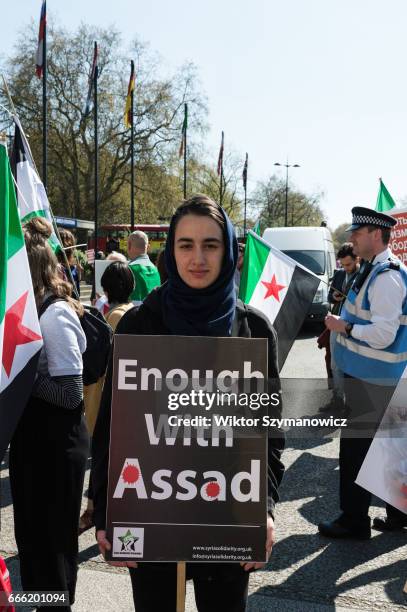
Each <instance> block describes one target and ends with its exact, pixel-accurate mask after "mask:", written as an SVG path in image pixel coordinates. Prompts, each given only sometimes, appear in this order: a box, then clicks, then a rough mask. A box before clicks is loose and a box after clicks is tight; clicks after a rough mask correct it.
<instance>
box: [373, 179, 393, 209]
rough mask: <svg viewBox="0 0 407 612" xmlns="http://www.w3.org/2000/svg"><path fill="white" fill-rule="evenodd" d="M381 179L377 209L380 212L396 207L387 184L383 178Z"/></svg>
mask: <svg viewBox="0 0 407 612" xmlns="http://www.w3.org/2000/svg"><path fill="white" fill-rule="evenodd" d="M379 181H380V186H379V193H378V194H377V202H376V210H377V211H378V212H386V211H387V210H391V209H392V208H394V207H395V206H396V203H395V201H394V200H393V198H392V197H391V195H390V193H389V192H388V191H387V188H386V185H385V184H384V183H383V181H382V179H379Z"/></svg>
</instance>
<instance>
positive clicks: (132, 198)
mask: <svg viewBox="0 0 407 612" xmlns="http://www.w3.org/2000/svg"><path fill="white" fill-rule="evenodd" d="M133 71H134V62H133V60H131V74H133ZM133 78H134V77H133ZM130 102H131V104H130V113H131V133H130V164H131V175H130V176H131V178H130V182H131V186H130V200H131V201H130V225H131V231H132V232H134V89H133V88H132V90H131V92H130Z"/></svg>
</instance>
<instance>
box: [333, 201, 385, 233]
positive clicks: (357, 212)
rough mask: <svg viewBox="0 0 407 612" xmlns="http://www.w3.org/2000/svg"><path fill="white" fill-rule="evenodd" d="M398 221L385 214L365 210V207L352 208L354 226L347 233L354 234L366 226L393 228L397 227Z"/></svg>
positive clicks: (368, 209)
mask: <svg viewBox="0 0 407 612" xmlns="http://www.w3.org/2000/svg"><path fill="white" fill-rule="evenodd" d="M396 223H397V219H395V218H394V217H390V215H385V214H384V213H381V212H377V211H376V210H372V209H371V208H365V207H364V206H355V207H354V208H352V225H351V226H350V227H348V228H347V229H346V230H345V231H347V232H352V231H353V230H357V229H359V228H360V227H363V226H364V225H374V226H376V227H393V226H394V225H396Z"/></svg>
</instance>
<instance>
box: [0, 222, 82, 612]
mask: <svg viewBox="0 0 407 612" xmlns="http://www.w3.org/2000/svg"><path fill="white" fill-rule="evenodd" d="M23 229H24V237H25V243H26V247H27V253H28V259H29V264H30V270H31V276H32V280H33V287H34V293H35V299H36V303H37V308H38V310H39V315H40V327H41V334H42V337H43V341H44V345H43V348H42V350H41V354H40V358H39V364H38V372H37V378H36V381H35V385H34V388H33V391H32V394H31V397H30V400H29V402H28V404H27V406H26V408H25V410H24V413H23V416H22V418H21V420H20V422H19V424H18V427H17V430H16V433H15V435H14V437H13V439H12V442H11V447H10V482H11V491H12V496H13V507H14V528H15V537H16V542H17V547H18V554H19V559H20V573H21V581H22V585H23V589H24V590H25V591H35V592H44V591H66V592H68V593H69V602H66V605H61V606H60V607H59V609H60V610H71V607H70V605H72V604H73V602H74V599H75V587H76V578H77V563H78V559H77V555H78V520H79V514H80V507H81V499H82V489H83V480H84V474H85V467H86V460H87V457H88V450H89V439H88V433H87V429H86V425H85V421H84V417H83V401H82V396H83V390H82V353H83V352H84V351H85V348H86V336H85V334H84V332H83V330H82V327H81V324H80V321H79V317H80V316H81V315H82V313H83V307H82V305H81V304H80V303H79V302H77V301H76V300H74V299H72V297H71V286H70V285H69V284H68V283H66V282H65V281H63V280H62V279H61V278H60V275H59V272H58V261H57V259H56V257H55V255H54V254H53V252H52V250H51V248H50V246H49V244H48V238H49V237H50V236H51V231H52V228H51V225H50V223H49V222H48V221H46V220H45V219H44V218H42V217H34V218H33V219H31V220H30V221H29V222H28V223H27V224H26V225H25V226H24V228H23ZM54 298H56V299H57V300H58V301H52V300H53V299H54ZM37 609H38V610H43V609H45V608H43V607H42V606H40V607H39V608H37Z"/></svg>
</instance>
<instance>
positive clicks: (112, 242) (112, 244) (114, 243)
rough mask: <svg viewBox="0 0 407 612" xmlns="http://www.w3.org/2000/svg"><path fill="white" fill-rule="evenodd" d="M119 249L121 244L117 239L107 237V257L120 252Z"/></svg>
mask: <svg viewBox="0 0 407 612" xmlns="http://www.w3.org/2000/svg"><path fill="white" fill-rule="evenodd" d="M119 247H120V242H119V240H118V239H117V238H115V237H114V236H107V239H106V253H107V255H110V253H113V252H114V251H118V250H119Z"/></svg>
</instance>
